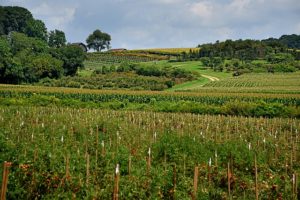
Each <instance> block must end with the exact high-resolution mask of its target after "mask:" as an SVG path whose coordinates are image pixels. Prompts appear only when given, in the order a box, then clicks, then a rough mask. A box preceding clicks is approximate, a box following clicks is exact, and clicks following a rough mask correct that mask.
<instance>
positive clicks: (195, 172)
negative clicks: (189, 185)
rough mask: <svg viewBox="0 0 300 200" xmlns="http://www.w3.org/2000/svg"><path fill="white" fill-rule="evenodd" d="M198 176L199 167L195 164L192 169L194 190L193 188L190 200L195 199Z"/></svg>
mask: <svg viewBox="0 0 300 200" xmlns="http://www.w3.org/2000/svg"><path fill="white" fill-rule="evenodd" d="M198 176H199V167H198V166H196V167H195V170H194V190H193V194H192V200H196V199H197V190H198Z"/></svg>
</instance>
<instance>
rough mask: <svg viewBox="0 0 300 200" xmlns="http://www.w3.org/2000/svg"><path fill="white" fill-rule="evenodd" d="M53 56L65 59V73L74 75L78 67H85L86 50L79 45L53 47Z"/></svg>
mask: <svg viewBox="0 0 300 200" xmlns="http://www.w3.org/2000/svg"><path fill="white" fill-rule="evenodd" d="M51 54H52V56H53V57H55V58H57V59H59V60H61V61H63V66H62V67H63V68H64V75H66V76H74V75H75V74H76V72H77V70H78V68H83V67H84V65H83V61H84V59H85V52H83V50H82V48H81V47H79V46H77V45H67V46H63V47H61V48H58V49H52V52H51Z"/></svg>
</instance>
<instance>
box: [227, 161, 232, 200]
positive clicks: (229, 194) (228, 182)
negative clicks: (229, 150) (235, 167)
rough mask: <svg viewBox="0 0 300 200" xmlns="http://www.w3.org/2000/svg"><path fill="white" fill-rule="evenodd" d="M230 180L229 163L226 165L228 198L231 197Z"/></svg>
mask: <svg viewBox="0 0 300 200" xmlns="http://www.w3.org/2000/svg"><path fill="white" fill-rule="evenodd" d="M230 179H231V172H230V163H229V162H228V163H227V184H228V198H229V199H230V197H231V189H230Z"/></svg>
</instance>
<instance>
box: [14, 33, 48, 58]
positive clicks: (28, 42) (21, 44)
mask: <svg viewBox="0 0 300 200" xmlns="http://www.w3.org/2000/svg"><path fill="white" fill-rule="evenodd" d="M10 38H11V48H12V53H13V54H16V53H17V52H18V51H21V50H24V49H29V50H30V51H32V52H34V53H44V52H46V51H47V46H48V45H47V43H46V42H45V41H42V40H40V39H37V38H31V37H27V36H26V35H25V34H23V33H17V32H12V34H11V36H10Z"/></svg>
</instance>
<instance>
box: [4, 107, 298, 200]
mask: <svg viewBox="0 0 300 200" xmlns="http://www.w3.org/2000/svg"><path fill="white" fill-rule="evenodd" d="M112 119H113V120H112ZM0 126H1V130H0V134H1V135H0V136H1V137H0V143H1V147H2V150H1V154H0V160H1V162H3V161H4V160H8V161H10V162H12V164H11V166H10V168H9V171H10V175H9V182H8V188H7V198H8V199H20V198H21V199H35V198H41V199H53V198H68V199H71V198H72V199H76V198H80V199H82V198H84V199H110V198H112V196H116V195H118V198H119V199H174V198H175V199H191V198H193V199H229V198H233V199H255V196H256V195H258V196H259V198H260V199H296V194H297V189H296V188H297V187H296V186H297V184H298V182H299V181H298V176H297V175H298V174H299V172H300V165H299V163H300V162H299V159H300V157H299V156H300V154H299V127H300V121H299V120H297V119H280V118H273V119H266V118H248V117H225V116H209V115H193V114H168V113H154V112H136V111H110V110H98V109H72V108H61V107H37V106H34V107H15V106H10V107H6V106H1V107H0ZM117 166H118V168H117V170H116V167H117ZM1 174H2V173H1Z"/></svg>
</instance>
